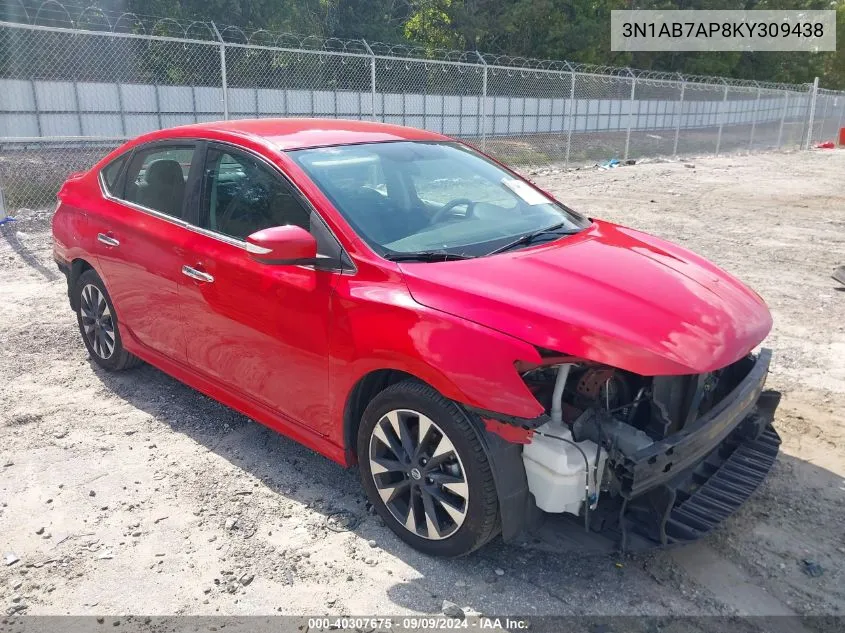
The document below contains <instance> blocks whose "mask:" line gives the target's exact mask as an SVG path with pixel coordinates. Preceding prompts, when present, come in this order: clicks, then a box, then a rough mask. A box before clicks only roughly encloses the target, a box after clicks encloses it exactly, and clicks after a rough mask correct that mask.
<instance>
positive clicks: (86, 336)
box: [75, 270, 141, 371]
mask: <svg viewBox="0 0 845 633" xmlns="http://www.w3.org/2000/svg"><path fill="white" fill-rule="evenodd" d="M75 292H76V304H77V305H78V306H79V309H78V310H77V311H76V320H77V322H78V323H79V331H80V333H81V334H82V341H83V342H84V343H85V347H86V348H87V349H88V353H89V354H90V355H91V358H92V359H93V360H94V362H96V363H97V364H98V365H99V366H100V367H102V368H103V369H107V370H109V371H119V370H121V369H129V368H130V367H135V366H136V365H139V364H140V363H141V359H140V358H138V357H137V356H135V355H133V354H130V353H129V352H127V351H126V350H125V349H123V342H122V340H121V338H120V329H119V327H118V322H117V314H116V313H115V310H114V305H112V302H111V298H110V297H109V293H108V292H107V291H106V287H105V285H103V281H102V280H101V279H100V277H99V275H97V273H96V272H94V271H93V270H86V271H85V272H84V273H82V274H81V275H80V276H79V279H77V281H76V286H75Z"/></svg>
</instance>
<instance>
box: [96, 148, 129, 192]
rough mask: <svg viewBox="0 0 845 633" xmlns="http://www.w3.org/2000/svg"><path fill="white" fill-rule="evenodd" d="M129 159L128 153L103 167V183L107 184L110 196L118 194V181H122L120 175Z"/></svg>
mask: <svg viewBox="0 0 845 633" xmlns="http://www.w3.org/2000/svg"><path fill="white" fill-rule="evenodd" d="M128 159H129V153H126V154H123V155H122V156H119V157H117V158H115V159H114V160H113V161H112V162H110V163H109V164H108V165H106V166H105V167H103V171H102V174H103V183H104V184H105V186H106V191H107V192H108V193H109V194H111V195H115V194H116V193H117V184H118V180H119V179H120V174H121V172H122V171H123V167H124V165H126V161H127V160H128Z"/></svg>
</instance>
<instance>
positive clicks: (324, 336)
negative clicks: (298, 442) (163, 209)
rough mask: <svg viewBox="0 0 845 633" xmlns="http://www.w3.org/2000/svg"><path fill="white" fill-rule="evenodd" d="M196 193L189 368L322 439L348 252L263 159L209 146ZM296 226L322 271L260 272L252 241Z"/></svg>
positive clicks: (184, 286)
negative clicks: (306, 234) (336, 289)
mask: <svg viewBox="0 0 845 633" xmlns="http://www.w3.org/2000/svg"><path fill="white" fill-rule="evenodd" d="M200 177H201V183H200V185H199V190H200V193H199V196H198V198H199V208H200V212H199V214H198V215H199V218H200V220H199V224H200V228H201V231H200V232H198V233H197V235H195V236H194V239H193V240H192V242H191V244H190V246H189V247H188V248H187V249H186V251H185V253H184V256H183V259H182V263H183V264H184V265H185V266H186V267H187V270H186V273H185V275H183V276H182V278H181V280H180V284H181V285H180V287H179V293H180V303H181V306H182V317H183V322H184V324H185V329H186V332H187V341H186V343H187V356H188V363H189V364H190V365H191V367H192V368H193V369H194V370H196V371H198V372H200V373H202V374H205V375H206V376H208V377H210V378H212V379H214V380H216V381H218V382H220V383H222V384H223V385H224V386H225V387H227V388H229V389H230V390H233V391H235V392H236V393H237V394H238V395H240V396H241V397H247V398H249V399H251V400H253V401H255V402H257V403H260V404H261V405H263V406H265V407H267V408H269V409H272V410H273V411H274V412H277V413H279V414H282V416H283V417H285V418H287V419H289V420H291V421H294V422H297V423H299V424H302V425H304V426H307V427H310V428H312V429H314V430H316V431H318V432H321V433H325V431H326V429H327V425H328V422H329V402H328V331H329V323H330V320H329V317H330V304H331V293H332V288H333V285H334V283H335V279H336V276H337V275H338V274H340V270H341V268H342V267H341V266H340V261H341V249H340V246H339V244H338V243H337V241H336V240H335V238H334V237H333V236H332V234H331V233H330V232H329V230H328V228H327V227H326V226H325V224H323V222H322V219H321V218H320V217H319V215H318V214H317V213H316V211H314V210H313V209H312V208H311V207H310V205H309V204H308V203H307V202H306V201H305V200H304V199H303V198H302V197H301V195H300V194H299V193H298V192H297V191H296V190H295V189H294V188H293V187H292V185H291V184H290V183H289V182H288V181H287V180H286V178H285V177H284V176H283V175H282V174H281V173H280V172H279V171H278V169H277V168H276V167H275V166H272V165H270V164H268V163H267V162H265V161H264V159H262V158H260V157H258V156H257V155H254V154H252V153H248V152H245V151H241V150H239V149H236V148H233V147H231V146H228V145H217V144H213V143H209V144H208V149H207V153H206V160H205V168H204V170H203V173H202V175H201V176H200ZM286 224H295V225H298V226H301V227H303V228H305V229H306V230H309V231H311V233H312V234H313V235H314V236H315V237H316V239H317V244H318V255H320V256H322V261H324V262H325V266H320V267H314V266H310V267H306V266H282V265H279V266H276V265H269V264H263V263H259V262H256V261H255V260H253V259H252V258H251V257H250V256H249V254H248V253H247V251H246V249H245V246H246V243H245V241H244V240H245V238H246V237H247V236H248V235H250V234H251V233H254V232H256V231H259V230H261V229H265V228H268V227H271V226H282V225H286Z"/></svg>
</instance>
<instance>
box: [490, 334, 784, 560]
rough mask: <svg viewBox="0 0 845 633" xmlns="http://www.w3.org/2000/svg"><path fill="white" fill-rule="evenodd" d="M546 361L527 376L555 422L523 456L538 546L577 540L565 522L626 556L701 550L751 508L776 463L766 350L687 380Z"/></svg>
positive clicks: (545, 420)
mask: <svg viewBox="0 0 845 633" xmlns="http://www.w3.org/2000/svg"><path fill="white" fill-rule="evenodd" d="M549 356H551V354H549ZM549 360H551V361H552V362H553V363H555V364H552V365H548V364H547V365H544V366H540V367H528V368H526V367H521V368H519V369H520V370H521V374H522V377H523V380H524V381H525V383H526V385H527V386H528V387H529V389H530V390H531V391H532V393H533V394H534V396H535V397H536V398H537V400H538V401H539V402H540V403H541V404H542V405H543V406H544V407H545V409H546V411H547V417H546V416H541V418H540V419H538V421H537V422H539V423H540V424H539V426H537V427H536V428H534V429H532V430H531V437H530V442H529V443H527V444H526V445H525V447H524V450H523V455H522V456H523V462H524V465H525V470H526V479H527V489H528V491H529V492H530V493H531V495H530V497H529V505H534V506H536V508H537V509H539V510H541V511H542V512H535V516H536V517H538V520H537V521H535V524H534V525H533V528H534V529H533V533H532V536H533V538H534V540H535V541H536V540H538V539H539V540H540V541H546V542H547V544H549V543H553V542H554V541H559V542H560V541H567V540H571V538H572V532H571V530H569V531H568V533H567V530H566V526H564V525H561V521H560V519H562V520H563V523H566V522H569V523H572V522H575V523H576V524H577V526H578V527H579V528H580V530H581V531H582V533H584V532H586V533H587V534H589V535H594V536H597V537H601V539H603V540H604V541H605V542H606V543H608V544H611V545H612V547H614V548H617V549H622V550H629V551H630V550H637V549H644V548H647V547H653V546H655V545H671V544H676V543H682V542H688V541H692V540H695V539H697V538H700V537H701V536H703V535H704V534H706V533H708V532H709V531H710V530H711V529H713V528H714V527H715V526H716V525H718V524H719V523H721V522H722V521H723V520H724V519H726V518H727V517H728V516H729V515H730V514H732V513H733V512H734V511H735V510H737V509H738V508H739V506H740V505H742V504H743V503H744V502H745V501H746V500H747V499H748V497H749V496H750V495H751V494H752V493H753V491H754V490H755V489H756V488H757V486H758V485H759V484H760V482H762V480H763V479H764V478H765V477H766V475H767V473H768V471H769V469H770V468H771V466H772V464H773V462H774V460H775V458H776V456H777V453H778V446H779V444H780V438H779V437H778V435H777V433H776V432H775V430H774V429H773V428H772V420H773V417H774V411H775V409H776V407H777V405H778V403H779V400H780V394H779V393H777V392H773V391H764V385H765V380H766V376H767V374H768V368H769V362H770V360H771V351H770V350H768V349H763V350H762V351H761V352H760V353H759V354H757V355H756V356H755V355H748V356H746V357H745V358H742V359H741V360H739V361H737V362H735V363H733V364H731V365H729V366H727V367H725V368H723V369H720V370H717V371H713V372H707V373H703V374H698V375H681V376H657V377H646V376H639V375H637V374H633V373H631V372H627V371H622V370H618V369H614V368H610V367H607V366H604V365H598V364H595V363H591V362H588V361H581V360H578V359H573V358H566V357H564V358H559V359H553V358H550V359H549ZM526 441H528V440H527V438H526ZM555 517H557V518H558V519H559V520H558V521H555V520H554V518H555ZM569 527H570V528H571V527H573V526H572V525H570V526H569ZM506 536H507V535H506Z"/></svg>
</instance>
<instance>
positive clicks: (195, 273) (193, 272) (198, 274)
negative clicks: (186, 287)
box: [182, 266, 214, 283]
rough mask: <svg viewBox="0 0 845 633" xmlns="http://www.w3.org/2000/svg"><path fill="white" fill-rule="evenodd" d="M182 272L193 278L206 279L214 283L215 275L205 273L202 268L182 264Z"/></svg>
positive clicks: (207, 281)
mask: <svg viewBox="0 0 845 633" xmlns="http://www.w3.org/2000/svg"><path fill="white" fill-rule="evenodd" d="M182 274H183V275H185V276H186V277H190V278H191V279H196V280H197V281H204V282H206V283H212V282H213V281H214V277H212V276H211V275H209V274H208V273H204V272H202V271H201V270H197V269H196V268H191V267H190V266H182Z"/></svg>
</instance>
